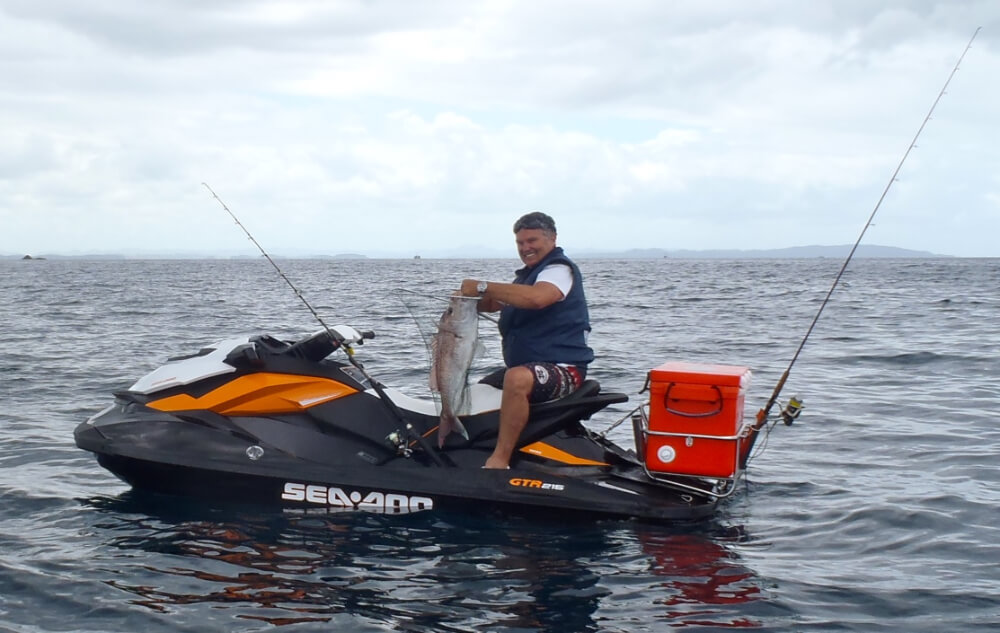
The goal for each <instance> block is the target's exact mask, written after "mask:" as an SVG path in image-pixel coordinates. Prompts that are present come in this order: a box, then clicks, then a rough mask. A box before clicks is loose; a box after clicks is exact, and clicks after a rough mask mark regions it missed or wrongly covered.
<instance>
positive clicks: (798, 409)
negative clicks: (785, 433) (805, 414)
mask: <svg viewBox="0 0 1000 633" xmlns="http://www.w3.org/2000/svg"><path fill="white" fill-rule="evenodd" d="M804 408H805V405H804V404H803V403H802V400H800V399H799V397H798V396H792V397H791V398H789V399H788V404H786V405H785V408H784V409H782V410H781V412H780V413H779V415H780V416H781V419H782V420H783V421H784V422H785V426H791V425H792V422H794V421H795V420H797V419H798V417H799V414H801V413H802V409H804Z"/></svg>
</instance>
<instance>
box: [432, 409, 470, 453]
mask: <svg viewBox="0 0 1000 633" xmlns="http://www.w3.org/2000/svg"><path fill="white" fill-rule="evenodd" d="M456 431H457V432H458V433H459V434H460V435H461V436H462V437H464V438H465V440H466V441H468V440H469V432H468V431H467V430H465V425H464V424H462V421H461V420H459V419H458V416H457V415H451V416H447V415H445V416H442V417H441V424H440V425H438V448H444V440H445V438H447V437H448V434H449V433H454V432H456Z"/></svg>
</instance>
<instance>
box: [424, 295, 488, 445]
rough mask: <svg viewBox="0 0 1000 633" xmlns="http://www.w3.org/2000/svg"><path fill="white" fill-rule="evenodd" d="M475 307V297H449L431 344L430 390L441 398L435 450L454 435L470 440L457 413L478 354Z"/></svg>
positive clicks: (478, 343) (477, 322) (477, 318)
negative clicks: (455, 433)
mask: <svg viewBox="0 0 1000 633" xmlns="http://www.w3.org/2000/svg"><path fill="white" fill-rule="evenodd" d="M477 306H478V298H477V297H462V296H460V295H454V296H452V297H451V299H449V300H448V308H447V309H446V310H445V311H444V314H442V315H441V319H440V320H439V321H438V331H437V334H436V335H435V336H434V338H433V340H432V341H431V379H430V383H431V390H432V391H436V392H438V393H439V394H441V422H440V424H439V425H438V447H442V446H444V440H445V438H446V437H447V436H448V434H449V433H452V432H454V431H457V432H459V433H461V434H462V437H464V438H465V439H466V440H468V439H469V433H468V431H466V430H465V425H463V424H462V421H461V420H459V419H458V413H459V412H460V411H462V408H463V406H464V404H465V399H466V396H467V394H468V379H469V368H470V367H471V366H472V359H473V358H474V357H475V356H476V354H477V353H478V352H479V351H480V350H481V344H480V342H479V315H478V312H477V309H476V308H477Z"/></svg>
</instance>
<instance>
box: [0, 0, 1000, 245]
mask: <svg viewBox="0 0 1000 633" xmlns="http://www.w3.org/2000/svg"><path fill="white" fill-rule="evenodd" d="M998 16H1000V8H997V7H996V6H995V5H994V4H993V3H991V2H976V1H966V2H931V1H924V2H903V1H899V2H888V1H886V2H878V3H871V2H833V1H829V2H811V3H800V2H791V1H778V0H771V1H765V2H755V3H745V2H736V1H735V0H734V1H730V2H717V3H710V4H703V3H702V4H699V3H664V2H659V1H649V2H640V1H634V2H625V3H622V4H620V5H614V6H612V5H610V4H607V3H604V2H572V3H570V2H545V3H529V2H519V1H513V2H511V1H504V2H499V1H497V2H492V1H490V2H481V3H465V2H447V1H439V2H422V3H412V2H402V1H400V2H360V1H359V2H304V1H302V2H300V1H295V2H292V1H283V2H252V3H247V2H213V3H200V2H188V1H182V0H169V1H164V2H157V3H152V4H150V3H127V2H124V1H121V0H104V1H100V2H93V3H85V4H80V3H77V2H69V1H63V2H59V1H56V2H45V3H38V2H21V1H12V0H2V1H0V36H2V37H0V54H2V56H3V57H2V58H3V59H4V60H5V72H4V73H0V222H2V225H3V226H4V229H5V230H4V235H2V236H0V253H12V254H17V253H20V252H21V251H22V250H25V249H27V250H28V251H30V252H34V253H40V252H67V251H72V252H94V251H96V252H110V251H116V252H121V251H128V252H140V253H150V252H163V251H177V250H191V251H199V252H210V253H227V252H230V251H241V250H245V249H247V248H248V245H247V244H246V240H245V239H244V237H243V236H242V235H240V234H237V233H235V232H234V231H233V229H232V227H231V226H230V225H229V224H230V223H229V220H228V218H226V217H225V215H224V214H223V213H222V212H221V211H220V210H219V209H217V208H215V206H214V204H215V203H214V201H212V200H211V199H210V196H207V194H206V192H205V191H204V190H203V189H202V188H201V187H200V184H199V183H201V182H202V181H207V182H209V183H210V184H212V186H213V187H215V188H216V189H217V190H218V191H219V193H220V195H221V196H222V197H223V198H224V199H226V200H227V201H228V202H230V203H231V204H232V205H233V208H234V210H237V211H238V212H239V213H240V216H241V219H243V220H244V221H245V223H246V224H247V226H248V227H251V228H253V229H254V230H259V231H261V232H263V233H264V234H265V235H266V236H267V237H266V240H264V241H266V242H267V244H268V245H269V246H270V247H271V248H272V249H273V250H276V251H289V252H292V251H294V252H301V253H306V254H316V253H323V252H339V251H340V250H343V249H344V246H343V244H344V243H345V242H349V243H350V244H351V245H352V246H351V249H350V250H355V251H357V250H367V251H369V252H373V253H374V252H378V253H393V252H399V253H403V254H405V253H408V252H409V251H411V250H413V246H414V243H415V242H417V241H419V243H420V244H421V245H422V246H423V247H424V249H425V250H426V251H433V250H438V251H442V252H443V251H449V250H451V249H456V248H460V247H463V246H469V247H472V248H475V249H478V250H477V251H476V252H485V251H486V250H489V251H490V252H492V250H496V251H498V252H508V251H509V250H510V248H511V247H510V235H509V226H510V222H511V221H512V219H513V218H514V217H516V215H518V214H519V213H521V212H523V211H524V210H528V209H544V210H547V211H549V212H551V213H552V214H553V215H555V216H556V217H557V219H558V220H559V222H560V227H561V235H565V236H572V237H573V238H574V239H575V240H576V241H577V242H579V246H580V247H585V248H605V247H614V248H621V247H630V246H635V247H666V248H764V247H779V246H791V245H795V244H799V243H834V242H836V243H846V242H850V241H853V239H854V238H855V236H856V234H857V231H858V230H859V228H860V226H861V223H862V222H863V221H864V219H865V218H866V217H867V214H868V212H869V211H870V209H871V206H872V205H873V204H874V202H875V200H877V198H878V196H879V194H880V193H881V191H882V189H883V188H884V187H885V184H886V182H887V181H888V178H889V176H890V174H891V173H892V170H893V169H894V168H895V166H896V164H897V163H898V161H899V158H900V156H901V155H902V153H903V151H904V150H905V149H906V148H907V144H908V143H909V141H910V139H911V138H912V135H913V134H914V132H915V131H916V129H917V127H918V125H919V123H920V122H921V120H922V118H923V116H924V115H925V114H926V112H927V108H928V107H929V106H930V104H931V103H932V101H933V98H934V97H935V96H936V92H937V91H938V90H939V89H940V87H941V84H942V83H943V81H944V79H945V78H946V77H947V76H948V74H949V73H950V72H951V68H952V66H953V65H954V63H955V60H956V59H957V56H958V54H960V53H961V52H962V49H963V47H964V46H965V43H966V42H967V41H968V38H969V36H970V35H971V33H972V30H973V29H974V28H975V26H977V25H979V24H982V25H983V26H984V29H983V31H982V32H981V33H980V35H979V36H978V37H977V40H976V44H975V46H974V47H973V49H972V51H970V54H969V57H968V58H967V59H966V61H965V63H964V64H963V66H962V69H961V71H960V72H959V73H957V74H956V77H955V79H954V82H953V84H952V87H951V90H950V91H949V93H950V94H948V95H946V96H945V98H944V99H943V100H942V102H941V104H940V105H939V106H938V111H937V114H936V116H935V118H934V120H933V121H931V122H930V124H929V125H928V127H927V128H926V130H925V132H924V135H923V136H922V137H921V142H920V144H919V145H920V147H918V148H916V149H915V150H914V152H913V154H912V155H911V157H910V159H909V160H908V163H907V165H906V169H905V170H904V171H903V173H902V174H901V180H900V182H899V183H897V185H896V187H894V189H893V190H892V192H891V194H892V195H891V196H890V197H889V198H887V201H886V208H885V209H884V210H883V211H880V214H884V217H885V220H884V221H883V222H881V225H880V227H879V228H880V231H877V232H876V233H877V235H875V236H874V237H873V238H872V239H877V240H879V243H887V244H891V245H896V246H903V247H910V248H919V249H923V250H932V251H936V252H948V253H953V254H968V255H990V254H993V255H996V254H997V250H996V246H995V245H994V244H993V243H992V241H993V240H991V239H989V238H987V237H986V236H985V234H984V231H983V230H982V229H984V228H997V219H996V200H995V193H992V194H991V193H990V192H995V191H996V190H997V188H996V180H995V176H994V175H993V174H996V173H1000V170H998V167H1000V165H998V162H1000V158H998V156H997V152H996V150H995V149H994V147H993V145H994V141H993V139H994V138H995V137H996V125H997V124H996V120H995V115H994V114H993V113H994V112H996V111H998V109H1000V108H998V106H1000V104H998V103H997V102H998V101H1000V95H998V90H997V88H996V87H995V85H994V84H995V82H994V81H993V77H995V76H996V74H997V72H998V70H1000V55H998V52H997V42H998V39H997V38H998V33H1000V29H998V28H997V27H1000V19H998ZM991 195H992V196H993V197H992V198H991ZM894 204H896V205H899V206H895V207H894V206H893V205H894ZM956 208H960V209H961V213H960V214H958V213H956V212H955V209H956ZM907 218H920V223H919V224H920V226H915V225H914V224H913V223H909V222H907ZM956 218H964V220H961V222H964V224H963V223H959V224H956V222H959V220H957V219H956ZM616 223H617V224H623V225H626V226H644V227H649V230H645V231H619V232H615V231H608V228H607V227H609V226H615V225H616ZM56 226H58V227H60V228H59V229H58V230H56V229H54V228H53V227H56ZM787 227H794V230H787ZM345 235H349V236H350V237H349V239H347V238H346V237H345ZM484 249H485V250H484Z"/></svg>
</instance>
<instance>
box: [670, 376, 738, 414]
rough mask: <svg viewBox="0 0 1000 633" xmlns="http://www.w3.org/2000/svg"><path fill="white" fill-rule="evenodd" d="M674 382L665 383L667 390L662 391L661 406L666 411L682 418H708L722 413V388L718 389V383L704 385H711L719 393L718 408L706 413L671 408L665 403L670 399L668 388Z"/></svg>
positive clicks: (671, 387)
mask: <svg viewBox="0 0 1000 633" xmlns="http://www.w3.org/2000/svg"><path fill="white" fill-rule="evenodd" d="M675 384H677V383H674V382H672V383H670V384H669V385H667V390H666V391H665V392H664V393H663V408H664V409H666V410H667V413H673V414H674V415H679V416H681V417H683V418H710V417H712V416H713V415H718V414H720V413H722V406H723V401H722V389H719V386H718V385H706V386H708V387H711V388H712V389H715V393H717V394H719V399H718V403H719V404H718V407H719V408H718V409H716V410H715V411H708V412H707V413H688V412H687V411H677V410H675V409H671V408H670V405H669V404H667V403H668V402H669V401H670V390H671V389H673V388H674V385H675Z"/></svg>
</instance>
